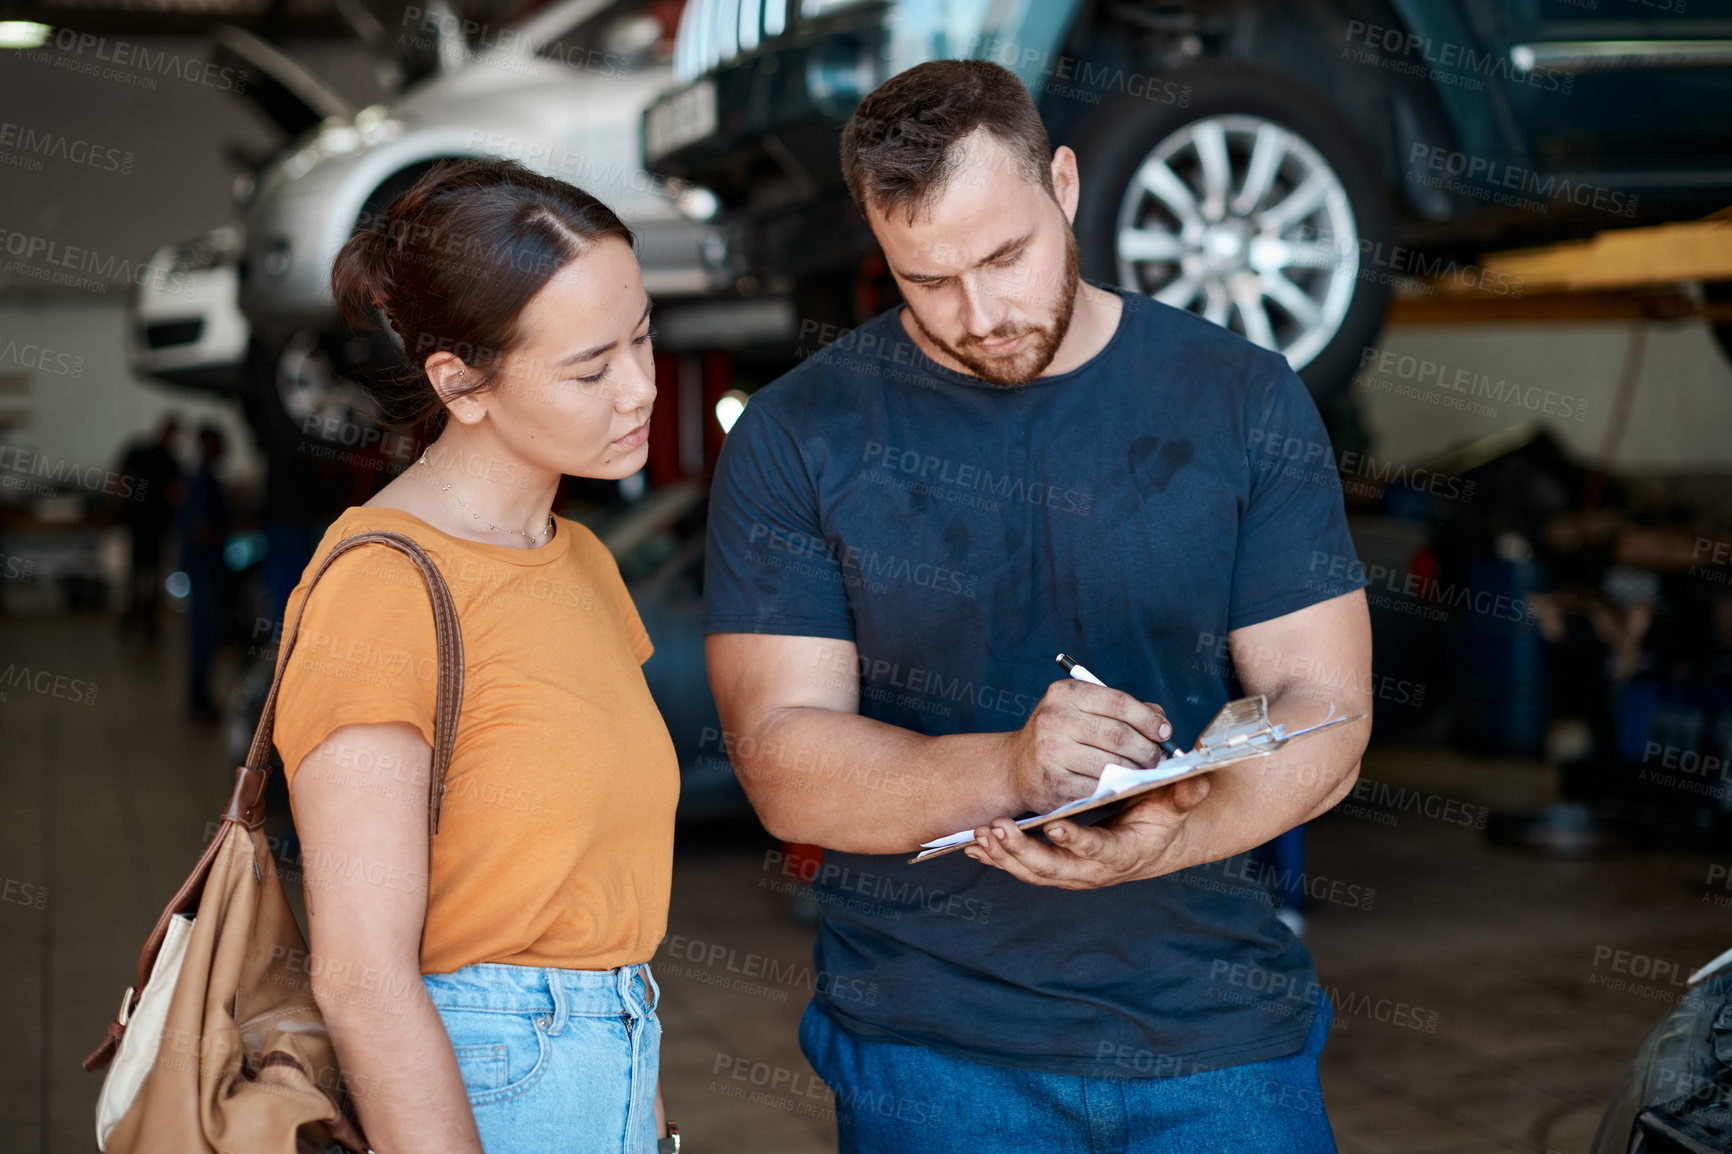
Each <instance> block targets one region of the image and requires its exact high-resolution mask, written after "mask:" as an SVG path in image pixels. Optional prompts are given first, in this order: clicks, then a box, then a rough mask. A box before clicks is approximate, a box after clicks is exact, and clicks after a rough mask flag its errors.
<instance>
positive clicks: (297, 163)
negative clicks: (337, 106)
mask: <svg viewBox="0 0 1732 1154" xmlns="http://www.w3.org/2000/svg"><path fill="white" fill-rule="evenodd" d="M402 133H403V122H402V121H401V120H396V119H394V118H392V117H391V116H390V114H389V112H388V110H387V109H386V108H385V106H384V105H382V104H372V105H368V106H367V107H366V108H363V109H361V111H359V112H357V113H356V114H355V119H354V120H353V121H347V120H341V119H339V118H337V117H334V116H333V117H331V118H330V119H328V120H326V121H325V122H324V123H323V124H321V125H320V126H319V127H318V130H317V131H316V132H315V133H314V134H313V138H312V139H311V140H310V141H308V143H306V144H305V145H303V146H302V147H300V148H298V149H296V150H295V151H294V152H293V153H291V154H290V155H289V156H287V157H286V158H284V160H283V161H282V168H283V175H284V176H286V177H288V178H289V179H290V180H299V179H300V178H301V177H303V176H305V175H307V173H309V172H311V171H313V169H315V168H317V167H319V165H321V164H323V163H324V162H325V161H327V160H329V159H330V158H331V157H333V156H349V155H351V154H354V153H358V152H364V151H366V150H367V149H369V148H371V147H373V146H374V145H375V144H379V143H382V142H383V141H387V140H392V139H395V138H396V137H398V136H401V135H402Z"/></svg>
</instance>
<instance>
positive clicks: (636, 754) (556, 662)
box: [275, 506, 679, 974]
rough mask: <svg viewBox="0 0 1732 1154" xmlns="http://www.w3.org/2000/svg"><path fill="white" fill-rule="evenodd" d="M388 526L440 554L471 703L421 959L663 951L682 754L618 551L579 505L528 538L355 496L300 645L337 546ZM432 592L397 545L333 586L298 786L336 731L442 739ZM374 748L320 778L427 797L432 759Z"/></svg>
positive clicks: (583, 963) (307, 683)
mask: <svg viewBox="0 0 1732 1154" xmlns="http://www.w3.org/2000/svg"><path fill="white" fill-rule="evenodd" d="M372 529H386V530H392V531H395V532H398V533H402V534H404V535H406V536H408V537H411V538H413V539H414V540H415V541H416V542H417V543H418V544H420V545H421V547H422V548H424V549H425V550H426V551H427V553H428V554H429V555H430V556H431V557H432V558H433V561H434V564H436V565H437V566H438V567H439V571H440V572H441V573H442V574H444V576H445V581H446V584H447V585H449V586H450V589H451V596H452V599H453V601H455V602H456V605H457V617H458V621H459V623H460V625H461V627H462V632H463V659H464V692H463V711H462V714H461V716H460V719H459V721H458V724H457V735H456V746H455V750H454V752H453V755H452V759H451V768H450V771H449V773H448V774H447V775H446V779H445V782H446V787H445V801H444V809H443V811H442V813H441V816H440V827H439V832H438V834H437V835H435V836H434V838H433V846H432V863H431V867H430V875H429V876H428V877H425V878H418V879H417V882H418V884H416V885H415V887H414V888H417V889H419V888H420V887H421V884H424V885H425V886H426V890H427V932H426V937H425V939H424V941H423V943H422V948H421V971H422V972H423V973H428V974H436V973H449V972H451V971H452V970H455V969H457V968H458V967H460V966H465V965H469V964H471V963H476V962H504V963H509V964H513V965H523V966H555V967H560V968H564V969H580V970H602V969H611V968H613V967H615V966H620V965H625V964H627V963H630V962H646V961H648V960H649V959H650V957H651V955H653V954H654V953H655V950H656V946H657V945H658V944H659V943H660V941H661V938H662V935H663V934H664V933H665V932H666V930H667V913H668V892H669V889H670V886H671V884H672V875H673V834H674V805H675V803H676V801H677V800H678V797H679V765H678V761H677V758H676V757H675V754H674V749H673V742H672V741H671V740H670V739H669V737H668V731H667V726H666V724H664V723H663V721H662V717H661V714H660V712H659V711H658V710H657V709H656V704H655V702H654V700H652V699H651V697H650V691H649V686H648V685H647V684H646V683H645V681H644V676H643V670H642V669H641V668H640V665H641V663H642V662H644V661H646V660H648V659H649V656H650V653H651V652H652V647H651V645H650V640H649V635H648V634H647V633H645V631H644V627H643V623H642V622H641V621H640V620H639V619H638V615H637V610H636V608H635V607H634V606H633V605H632V602H631V597H630V595H629V594H628V593H627V592H626V588H625V582H624V581H623V580H621V578H620V575H619V567H618V566H617V565H615V564H614V560H613V557H612V555H611V554H610V553H609V552H608V551H607V547H606V546H604V545H603V544H602V543H601V542H600V541H599V540H597V538H596V536H595V534H594V533H592V532H590V531H589V530H588V529H587V528H585V527H584V526H582V525H580V524H578V523H577V522H575V521H568V520H566V519H564V518H558V524H557V526H556V528H555V532H554V536H553V539H552V540H551V541H548V542H547V543H546V544H544V545H542V546H540V547H538V548H535V549H514V548H511V547H509V546H503V545H483V544H479V543H477V542H472V541H465V540H462V539H460V538H457V537H452V536H449V535H447V534H445V533H442V532H440V531H439V530H437V529H435V528H433V527H432V526H431V525H429V524H427V523H426V522H425V521H423V520H421V519H420V518H419V517H416V516H414V515H413V514H410V513H405V512H402V511H401V510H397V509H390V508H383V507H372V506H357V507H355V508H352V509H349V510H347V511H345V512H344V513H343V515H342V516H341V517H339V518H338V519H337V521H336V522H335V523H334V524H332V525H331V527H330V529H329V530H328V531H327V532H326V533H325V536H324V539H323V540H322V541H320V542H319V548H318V550H317V551H316V553H315V554H314V557H313V560H312V562H311V563H310V564H309V565H308V566H307V569H306V571H305V573H303V575H302V578H301V583H300V584H299V585H298V586H296V587H295V590H294V592H293V593H292V594H291V595H290V597H289V604H288V608H287V612H286V613H285V614H284V620H285V622H286V625H285V627H284V636H285V638H286V637H287V631H288V629H289V628H290V627H292V626H293V624H294V621H295V614H296V612H297V611H298V610H299V608H300V606H301V603H302V602H303V601H304V600H306V594H307V578H308V577H309V576H311V575H312V573H313V572H314V571H315V570H316V569H317V568H318V566H319V564H320V562H322V561H323V560H324V557H325V555H326V553H328V552H329V551H330V549H331V547H332V546H334V545H336V544H337V542H339V541H341V540H342V539H343V538H345V537H349V536H352V535H354V534H356V533H360V532H363V531H367V530H372ZM426 589H427V587H426V584H425V583H424V582H423V581H422V579H421V574H420V571H419V570H417V569H416V568H415V566H414V563H413V562H411V561H410V560H409V559H408V558H407V557H405V556H403V555H402V554H401V553H398V552H397V551H396V550H394V549H391V548H390V547H389V546H385V545H365V546H362V547H360V548H358V549H355V550H353V551H351V552H349V553H347V554H345V555H344V556H343V557H341V558H340V559H339V560H337V561H336V562H335V563H334V564H333V565H332V566H331V568H330V569H329V570H327V571H326V573H325V575H324V576H323V577H322V578H320V579H319V586H318V589H317V591H316V595H315V596H314V597H313V598H312V601H311V604H309V605H308V606H307V610H306V614H305V616H304V617H303V618H302V619H301V631H300V637H299V639H298V640H297V641H296V643H295V649H294V653H293V654H292V655H291V657H290V660H289V664H288V668H287V670H286V672H285V673H284V675H283V683H282V688H281V690H280V691H279V695H278V699H277V721H276V732H275V737H276V746H277V750H278V752H279V753H281V754H282V758H283V765H284V767H285V777H286V778H287V779H288V780H291V781H292V780H293V777H294V773H295V771H296V770H297V769H298V768H300V765H301V762H302V759H304V758H305V757H306V756H307V755H308V754H309V753H310V752H312V750H313V749H314V748H315V747H317V746H318V745H319V743H320V742H322V741H324V740H325V738H327V737H329V736H330V734H331V732H332V731H333V730H335V729H337V728H338V727H340V726H344V725H355V724H364V723H369V722H393V721H397V722H407V723H408V724H410V725H413V726H415V727H416V728H418V729H419V730H420V731H421V736H422V737H423V739H424V740H426V742H427V743H428V744H429V745H431V744H432V743H433V706H434V698H435V693H434V687H435V682H436V670H437V668H438V663H437V660H436V654H437V648H436V646H435V644H434V633H433V610H432V604H431V602H430V601H429V600H428V597H427V591H426ZM367 761H368V759H366V758H363V757H360V756H358V755H356V754H354V753H344V752H342V751H339V752H338V754H337V756H336V757H334V758H333V759H331V763H330V764H329V766H328V767H323V768H322V769H321V772H326V773H331V774H332V775H333V776H336V777H339V778H340V779H342V780H343V781H344V782H345V783H346V784H348V785H350V786H351V787H352V788H356V789H360V790H367V791H375V790H391V789H404V790H418V791H419V796H421V797H423V798H424V797H426V795H427V788H428V786H427V774H426V773H425V772H420V773H418V774H416V775H414V776H415V780H409V779H408V778H409V776H410V775H408V774H406V773H405V772H404V771H402V770H401V769H396V770H395V771H393V767H389V766H384V767H381V766H376V765H371V764H366V762H367ZM387 880H388V879H387ZM400 880H401V879H400Z"/></svg>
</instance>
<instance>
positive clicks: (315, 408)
mask: <svg viewBox="0 0 1732 1154" xmlns="http://www.w3.org/2000/svg"><path fill="white" fill-rule="evenodd" d="M404 11H405V15H404V33H403V34H404V35H406V36H414V37H418V38H422V39H426V40H428V41H429V42H430V43H433V44H435V45H436V47H435V48H434V50H433V51H434V56H435V58H436V59H438V60H440V61H442V62H443V63H442V64H441V65H440V66H438V67H436V68H435V69H434V70H433V71H432V73H431V74H430V75H428V76H427V77H426V78H425V79H422V80H420V81H419V82H417V83H413V84H411V85H410V86H409V87H408V88H407V89H406V90H405V92H404V93H403V94H402V95H401V96H400V97H399V98H397V99H396V100H394V101H392V102H390V103H388V104H385V105H375V106H372V107H369V108H363V109H358V110H357V109H355V108H354V107H353V106H352V105H351V104H350V103H349V102H348V101H347V100H346V99H345V98H344V97H342V96H341V95H339V94H338V93H336V92H335V91H333V90H331V89H330V88H329V87H328V86H326V85H324V84H323V83H322V82H321V81H320V80H319V79H318V78H317V77H315V76H313V75H312V74H310V73H308V72H307V71H306V70H305V69H302V68H300V67H299V66H298V65H296V64H295V63H294V62H293V61H292V60H290V59H289V58H287V57H286V56H284V55H283V54H282V53H280V52H278V51H277V50H276V49H274V48H273V47H271V46H270V45H268V44H265V43H264V42H263V41H260V40H258V38H257V37H253V36H251V35H250V34H247V33H244V32H242V31H240V30H239V29H234V28H224V29H221V30H220V31H219V34H218V45H219V51H220V52H223V53H227V54H228V55H229V56H232V57H233V58H234V59H235V62H236V63H237V64H238V65H240V66H244V67H247V68H249V69H250V70H252V71H253V72H255V73H264V74H266V75H269V76H271V77H273V78H276V79H277V81H278V82H277V83H276V84H275V85H274V86H272V87H270V88H269V89H268V90H266V91H268V93H269V94H270V96H271V99H270V101H269V102H268V105H267V106H266V111H267V112H269V113H270V114H272V115H273V116H275V117H276V118H277V119H278V121H279V123H280V124H282V125H283V126H284V127H285V129H287V130H289V131H290V132H291V134H293V135H295V137H296V138H295V139H294V142H293V143H292V144H290V146H289V147H288V148H286V149H284V150H283V151H282V152H281V153H280V154H279V155H278V156H277V157H276V158H275V159H274V160H273V161H272V162H271V163H270V164H269V165H268V166H267V167H266V168H265V169H264V171H263V172H262V173H261V174H260V176H259V177H258V181H257V187H256V189H255V190H254V191H253V192H252V194H251V196H250V197H249V199H248V201H247V203H246V205H245V209H244V212H243V217H242V226H243V232H244V237H245V247H244V251H243V252H242V254H241V256H240V258H239V272H240V304H241V308H242V310H243V312H244V313H245V315H246V318H247V320H248V322H249V323H250V325H251V330H252V339H251V342H250V346H249V357H248V368H247V375H248V381H249V383H248V386H247V393H248V395H249V397H250V404H251V405H252V407H253V413H254V422H255V424H258V425H263V426H264V427H265V429H266V431H267V434H268V439H269V440H270V441H274V442H275V443H277V444H279V445H282V446H285V447H286V448H287V449H288V450H289V451H293V449H294V448H295V447H298V446H300V445H301V444H304V443H306V442H309V441H311V442H318V441H327V442H331V441H338V440H342V439H345V438H346V439H347V440H348V441H350V442H353V441H356V440H361V441H366V440H369V439H370V438H367V437H366V436H365V434H364V432H363V433H360V434H358V433H357V432H356V430H358V429H359V430H363V431H364V430H368V429H372V428H374V427H376V425H377V424H378V422H379V420H380V418H381V414H379V413H378V412H377V411H376V409H375V408H374V406H373V403H372V401H371V400H370V398H369V397H368V396H367V394H366V392H365V390H364V389H363V388H362V387H361V385H360V382H361V381H362V380H364V379H365V377H366V375H367V374H369V373H373V372H379V371H384V370H388V369H389V368H390V367H391V366H393V365H394V364H395V362H396V347H395V341H396V337H395V335H394V334H392V333H390V331H389V329H388V328H385V327H383V326H381V330H380V331H379V332H377V333H375V334H372V335H371V336H357V335H355V334H353V333H349V332H347V331H345V329H344V327H343V326H342V324H341V322H340V321H339V319H338V317H337V315H336V308H335V305H334V303H333V301H332V299H331V293H330V276H331V265H332V262H333V261H334V259H335V257H336V253H337V250H338V249H339V248H341V247H342V245H343V243H344V241H346V240H347V239H348V238H349V237H350V236H351V235H353V234H354V233H355V232H356V231H357V230H358V229H360V228H362V227H364V226H365V225H367V224H368V223H369V222H372V221H374V220H376V219H377V218H378V217H379V216H381V215H382V214H383V212H384V210H385V208H386V206H387V205H389V203H390V202H391V200H392V199H394V198H395V197H396V196H397V195H398V194H400V193H401V192H403V191H405V190H406V189H408V188H409V187H410V186H411V185H412V184H414V183H415V181H416V180H418V179H419V178H420V177H421V176H422V175H424V174H425V173H426V172H427V171H428V170H430V169H431V168H432V167H433V166H434V165H435V164H436V163H438V162H439V161H441V160H445V159H450V158H465V157H495V156H497V157H507V158H510V159H514V160H519V161H521V162H522V163H524V164H525V165H526V166H528V167H530V168H533V169H535V170H537V171H540V172H544V173H547V174H549V175H552V176H556V177H559V178H560V179H563V180H566V181H569V182H571V183H573V184H577V185H579V186H580V187H583V188H584V189H586V190H587V191H589V192H591V193H593V194H594V195H596V196H597V197H598V198H600V199H601V200H603V201H604V202H606V203H608V204H609V205H610V207H612V208H613V209H614V210H615V211H616V212H617V213H619V215H620V216H621V218H622V219H624V220H625V221H626V223H627V224H629V225H630V226H631V227H632V229H633V231H634V232H635V233H636V234H637V237H638V259H639V263H640V264H641V266H642V268H643V274H644V287H645V289H646V290H648V291H649V292H650V293H651V295H653V296H655V297H656V298H657V301H658V305H669V304H672V305H676V306H677V302H678V301H680V300H681V299H688V300H701V299H702V298H703V297H705V295H706V294H707V293H709V291H710V290H711V289H712V288H713V287H715V286H714V279H713V277H712V275H711V274H710V273H708V272H707V271H706V268H705V264H704V262H703V260H702V259H701V256H700V254H701V250H702V249H703V247H704V246H705V245H706V244H707V243H713V242H712V241H711V234H712V229H711V226H709V225H706V224H703V223H700V222H694V221H693V220H692V219H690V218H689V216H688V215H685V214H682V213H681V212H679V211H677V210H676V208H675V201H676V199H677V198H678V197H679V196H680V195H681V194H682V186H681V185H680V184H679V183H678V182H669V181H667V180H665V179H663V178H660V177H656V176H654V175H652V174H650V173H648V172H646V171H645V170H644V169H643V166H642V163H641V156H640V152H639V143H638V132H637V125H638V121H639V116H640V113H641V111H642V109H643V108H644V106H645V105H646V104H647V103H648V102H649V100H650V99H651V98H652V97H653V96H654V95H655V94H656V93H658V92H660V91H661V90H662V89H663V88H665V87H666V86H667V84H668V83H669V82H670V80H671V75H672V74H671V68H670V66H669V64H668V63H667V62H666V60H665V59H664V58H663V57H664V56H665V54H666V52H667V50H668V45H669V42H670V40H671V33H672V20H671V18H670V13H674V14H677V11H678V8H677V5H674V6H670V5H667V4H658V3H654V2H645V0H624V2H621V0H560V2H557V3H554V4H551V5H548V6H546V7H543V8H541V9H538V10H536V11H535V12H534V13H533V14H531V15H530V16H528V17H527V18H525V19H524V20H522V21H520V22H517V23H514V24H508V25H505V26H503V27H491V28H489V27H481V28H479V31H477V30H476V28H474V27H467V26H468V25H472V24H473V23H474V22H467V21H462V20H459V19H457V18H456V17H455V16H454V15H452V14H451V13H450V11H449V10H448V9H441V8H440V7H439V6H437V5H435V4H428V5H426V6H425V8H413V9H405V10H404ZM415 13H419V15H414V14H415ZM472 41H473V42H472ZM694 195H699V196H701V195H702V194H701V193H697V194H694ZM691 215H697V214H696V213H693V214H691ZM661 316H662V312H661V309H660V308H658V324H659V323H660V318H661ZM676 328H677V326H676Z"/></svg>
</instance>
